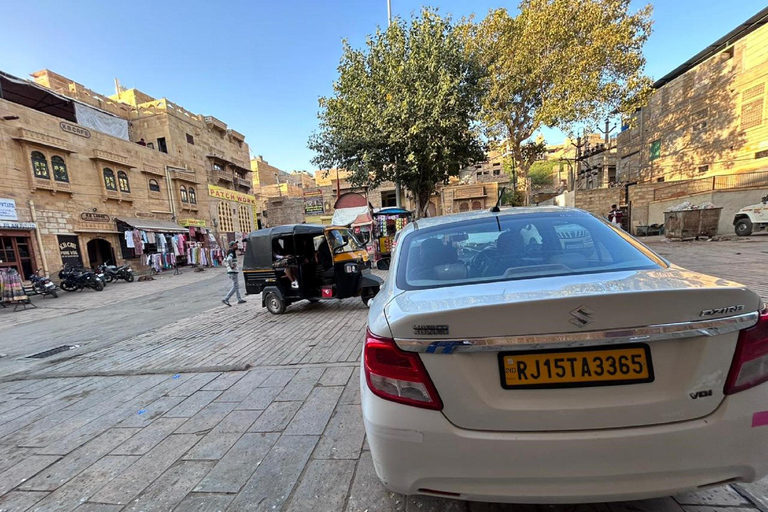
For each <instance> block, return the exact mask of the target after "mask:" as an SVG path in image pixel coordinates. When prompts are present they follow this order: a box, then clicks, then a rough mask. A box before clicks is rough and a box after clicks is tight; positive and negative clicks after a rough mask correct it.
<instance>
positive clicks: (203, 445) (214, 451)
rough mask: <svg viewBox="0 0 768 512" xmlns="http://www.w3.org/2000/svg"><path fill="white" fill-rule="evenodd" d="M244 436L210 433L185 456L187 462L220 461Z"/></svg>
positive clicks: (235, 433)
mask: <svg viewBox="0 0 768 512" xmlns="http://www.w3.org/2000/svg"><path fill="white" fill-rule="evenodd" d="M241 435H242V434H240V433H237V432H234V433H221V432H210V433H208V434H206V435H205V436H204V437H203V438H202V439H201V440H200V441H198V442H197V444H196V445H195V446H194V448H192V449H191V450H189V451H188V452H187V454H186V455H184V459H186V460H219V459H220V458H222V457H223V456H224V454H226V453H227V452H228V451H229V449H230V448H232V447H233V446H234V445H235V443H236V442H237V440H238V439H240V437H241Z"/></svg>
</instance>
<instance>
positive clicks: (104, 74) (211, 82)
mask: <svg viewBox="0 0 768 512" xmlns="http://www.w3.org/2000/svg"><path fill="white" fill-rule="evenodd" d="M645 3H646V2H639V1H633V6H634V7H635V8H637V7H639V6H641V5H644V4H645ZM422 5H431V6H436V7H438V8H439V10H440V12H442V13H444V14H445V13H451V14H453V15H454V16H456V17H461V16H465V15H469V14H471V13H477V14H478V15H480V16H482V15H484V14H485V13H486V12H487V11H488V10H489V9H491V8H496V7H507V8H509V9H510V10H514V9H515V7H516V5H517V2H516V1H515V2H506V1H501V0H495V1H492V0H432V1H431V2H428V3H425V2H423V1H419V0H392V10H393V13H394V15H398V16H404V17H407V16H409V15H410V13H411V12H413V11H418V10H419V9H420V7H421V6H422ZM764 6H765V0H738V1H731V2H723V1H715V0H659V1H657V2H655V3H654V7H655V8H654V14H653V19H654V21H655V24H654V33H653V35H652V36H651V38H650V40H649V41H648V44H647V46H646V56H647V60H648V65H647V70H646V71H647V73H648V74H649V75H650V76H652V77H654V78H659V77H661V76H663V75H664V74H666V73H667V72H669V71H671V70H672V69H674V68H675V67H676V66H677V65H679V64H681V63H682V62H684V61H685V60H687V59H688V58H690V57H692V56H693V55H694V54H696V53H697V52H699V51H700V50H702V49H703V48H704V47H705V46H706V45H708V44H710V43H712V42H713V41H715V40H716V39H718V38H719V37H720V36H722V35H724V34H725V33H727V32H728V31H730V30H732V29H733V28H735V27H736V26H737V25H738V24H740V23H742V22H744V21H745V20H746V19H747V18H749V17H750V16H752V15H753V14H755V13H757V12H758V11H759V10H760V9H761V8H763V7H764ZM386 18H387V7H386V0H250V1H249V0H237V1H221V2H216V1H210V0H206V1H198V0H184V1H179V0H171V1H162V2H155V1H151V2H148V1H143V0H134V1H133V2H103V1H96V0H78V1H75V2H62V1H60V0H45V1H42V0H28V1H25V2H13V3H12V4H9V5H7V6H6V7H5V9H3V15H2V17H0V34H1V35H0V38H2V39H1V41H2V42H1V43H0V70H3V71H6V72H8V73H11V74H14V75H17V76H21V77H27V76H28V75H29V73H31V72H33V71H36V70H38V69H42V68H48V69H51V70H53V71H56V72H58V73H61V74H63V75H65V76H67V77H69V78H72V79H73V80H76V81H78V82H80V83H82V84H83V85H85V86H86V87H89V88H91V89H94V90H96V91H97V92H100V93H102V94H112V93H113V91H114V81H113V79H114V78H115V77H117V78H119V79H120V81H121V83H122V85H123V86H124V87H136V88H138V89H140V90H142V91H144V92H146V93H148V94H150V95H153V96H156V97H167V98H168V99H170V100H171V101H174V102H176V103H178V104H180V105H182V106H183V107H185V108H187V109H188V110H191V111H193V112H196V113H200V114H207V115H214V116H216V117H218V118H219V119H221V120H222V121H224V122H225V123H227V124H228V125H229V126H230V127H232V128H234V129H236V130H238V131H240V132H241V133H243V134H245V136H246V140H247V142H248V143H249V145H250V147H251V152H252V154H253V155H263V156H264V158H265V159H266V160H268V161H269V162H270V163H271V164H273V165H276V166H278V167H280V168H281V169H284V170H288V171H290V170H294V169H307V170H312V169H313V167H312V165H311V163H310V159H311V158H312V152H311V151H309V149H307V139H308V137H309V135H310V134H311V133H312V132H313V131H314V130H315V129H316V127H317V99H318V97H320V96H323V95H327V94H329V93H330V92H331V84H332V82H333V80H334V79H335V78H336V76H337V69H336V68H337V65H338V62H339V57H340V56H341V40H342V39H343V38H347V39H349V41H350V43H351V44H352V45H353V46H356V47H360V46H362V45H363V44H364V42H365V37H366V35H367V34H370V33H372V32H373V31H375V29H376V26H377V25H385V24H386V21H387V19H386ZM545 136H546V137H547V140H548V142H559V141H558V140H557V139H561V138H562V135H561V134H559V132H554V131H546V132H545Z"/></svg>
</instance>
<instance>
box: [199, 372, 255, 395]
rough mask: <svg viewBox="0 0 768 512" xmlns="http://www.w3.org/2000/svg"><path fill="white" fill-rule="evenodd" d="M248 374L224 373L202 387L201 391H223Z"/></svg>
mask: <svg viewBox="0 0 768 512" xmlns="http://www.w3.org/2000/svg"><path fill="white" fill-rule="evenodd" d="M247 373H248V372H245V371H241V372H224V373H222V374H221V375H219V376H218V377H216V378H215V379H213V380H212V381H211V382H209V383H208V384H206V385H205V386H203V388H202V390H203V391H225V390H227V389H229V388H230V387H231V386H232V385H233V384H235V383H236V382H237V381H239V380H240V379H242V378H243V377H245V375H246V374H247Z"/></svg>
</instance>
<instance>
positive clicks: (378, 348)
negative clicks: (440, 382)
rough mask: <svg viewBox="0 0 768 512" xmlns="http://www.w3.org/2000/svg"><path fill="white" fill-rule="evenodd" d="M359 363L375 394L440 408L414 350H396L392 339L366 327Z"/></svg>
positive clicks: (394, 399) (405, 402) (409, 403)
mask: <svg viewBox="0 0 768 512" xmlns="http://www.w3.org/2000/svg"><path fill="white" fill-rule="evenodd" d="M363 365H364V368H365V380H366V381H367V382H368V387H369V388H370V389H371V391H373V393H374V394H375V395H377V396H379V397H381V398H384V399H385V400H391V401H393V402H399V403H401V404H407V405H413V406H416V407H423V408H425V409H436V410H438V411H439V410H441V409H442V408H443V403H442V402H441V401H440V397H439V396H438V394H437V390H436V389H435V386H434V385H433V384H432V381H431V380H430V378H429V375H428V374H427V370H426V368H424V364H423V363H422V362H421V359H419V356H418V354H413V353H410V352H404V351H402V350H400V349H399V348H398V347H397V345H395V341H394V340H392V339H389V338H382V337H379V336H376V335H374V334H371V332H370V331H366V336H365V350H364V352H363Z"/></svg>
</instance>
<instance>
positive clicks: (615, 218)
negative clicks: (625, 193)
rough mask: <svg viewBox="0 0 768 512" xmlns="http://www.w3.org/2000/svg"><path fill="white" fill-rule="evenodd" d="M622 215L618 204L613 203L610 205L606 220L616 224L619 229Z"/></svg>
mask: <svg viewBox="0 0 768 512" xmlns="http://www.w3.org/2000/svg"><path fill="white" fill-rule="evenodd" d="M623 217H624V212H623V211H621V210H619V208H618V206H616V205H615V204H613V205H611V213H609V214H608V220H609V221H610V223H611V224H613V225H614V226H616V227H617V228H619V229H622V228H621V220H622V218H623Z"/></svg>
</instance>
